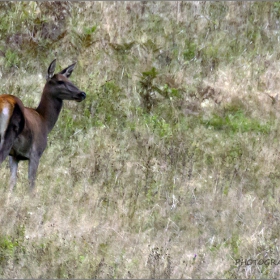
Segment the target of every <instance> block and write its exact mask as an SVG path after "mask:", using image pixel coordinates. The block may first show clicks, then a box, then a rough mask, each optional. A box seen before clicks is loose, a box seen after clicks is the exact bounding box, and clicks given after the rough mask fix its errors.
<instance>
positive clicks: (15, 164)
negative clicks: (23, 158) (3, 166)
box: [9, 156, 18, 191]
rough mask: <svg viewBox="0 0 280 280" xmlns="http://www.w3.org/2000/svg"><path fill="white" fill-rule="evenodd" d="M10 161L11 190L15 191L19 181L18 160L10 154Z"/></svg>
mask: <svg viewBox="0 0 280 280" xmlns="http://www.w3.org/2000/svg"><path fill="white" fill-rule="evenodd" d="M9 162H10V171H11V177H10V191H13V189H14V187H15V185H16V182H17V170H18V160H17V159H16V158H14V157H13V156H9Z"/></svg>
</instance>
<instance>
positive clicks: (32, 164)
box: [28, 158, 39, 191]
mask: <svg viewBox="0 0 280 280" xmlns="http://www.w3.org/2000/svg"><path fill="white" fill-rule="evenodd" d="M38 165H39V158H30V160H29V165H28V180H29V188H30V191H32V190H33V189H34V186H35V178H36V173H37V169H38Z"/></svg>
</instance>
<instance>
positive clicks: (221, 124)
mask: <svg viewBox="0 0 280 280" xmlns="http://www.w3.org/2000/svg"><path fill="white" fill-rule="evenodd" d="M201 123H202V124H203V125H205V126H206V127H207V128H210V129H215V130H223V131H225V132H228V133H238V132H241V133H245V132H255V133H266V134H267V133H269V132H270V130H271V125H270V123H269V122H267V123H265V124H262V123H260V121H258V120H256V119H253V118H249V117H247V116H246V115H245V113H244V112H243V111H242V110H238V111H236V112H225V114H223V115H218V114H216V113H214V114H213V115H212V116H211V117H210V118H208V119H202V120H201Z"/></svg>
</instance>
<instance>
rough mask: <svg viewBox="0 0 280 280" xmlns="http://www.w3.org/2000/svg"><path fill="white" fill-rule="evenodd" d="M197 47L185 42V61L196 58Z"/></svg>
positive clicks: (190, 42)
mask: <svg viewBox="0 0 280 280" xmlns="http://www.w3.org/2000/svg"><path fill="white" fill-rule="evenodd" d="M196 51H197V45H196V44H195V43H194V42H192V41H189V40H186V43H185V50H184V52H183V56H184V59H185V60H188V61H189V60H192V59H193V58H195V56H196Z"/></svg>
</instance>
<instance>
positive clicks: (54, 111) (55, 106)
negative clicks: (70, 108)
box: [36, 91, 63, 132]
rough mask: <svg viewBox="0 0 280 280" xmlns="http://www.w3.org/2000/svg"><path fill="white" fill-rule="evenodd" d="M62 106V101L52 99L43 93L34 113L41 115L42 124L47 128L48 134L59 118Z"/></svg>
mask: <svg viewBox="0 0 280 280" xmlns="http://www.w3.org/2000/svg"><path fill="white" fill-rule="evenodd" d="M62 105H63V101H62V100H60V99H57V98H53V97H52V96H51V95H50V94H47V92H45V91H44V92H43V94H42V97H41V101H40V103H39V106H38V107H37V109H36V111H37V112H38V113H39V114H40V115H41V117H42V118H43V120H44V123H45V124H46V126H47V129H48V132H50V131H51V130H52V129H53V127H54V125H55V123H56V121H57V119H58V116H59V113H60V111H61V108H62Z"/></svg>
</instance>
